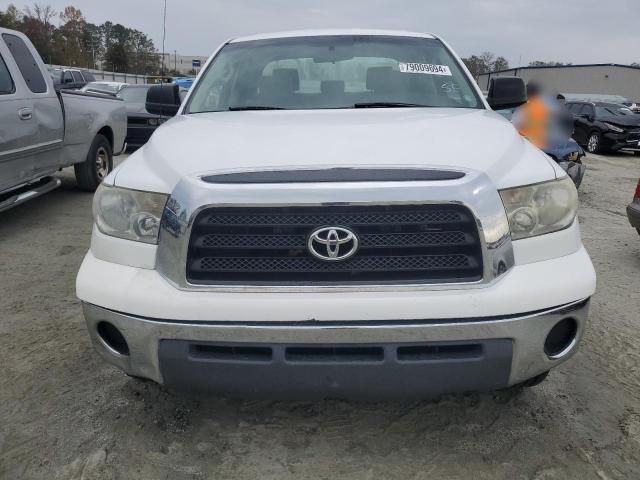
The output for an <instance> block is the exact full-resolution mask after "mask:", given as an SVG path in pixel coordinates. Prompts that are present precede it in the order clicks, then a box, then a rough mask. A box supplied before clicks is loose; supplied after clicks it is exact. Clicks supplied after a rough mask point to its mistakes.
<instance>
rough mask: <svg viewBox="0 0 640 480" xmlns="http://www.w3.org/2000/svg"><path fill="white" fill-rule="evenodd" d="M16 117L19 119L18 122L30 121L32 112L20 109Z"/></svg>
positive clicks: (28, 109)
mask: <svg viewBox="0 0 640 480" xmlns="http://www.w3.org/2000/svg"><path fill="white" fill-rule="evenodd" d="M18 116H19V117H20V120H31V117H32V116H33V112H32V111H31V109H30V108H21V109H20V110H18Z"/></svg>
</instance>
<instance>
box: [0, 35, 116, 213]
mask: <svg viewBox="0 0 640 480" xmlns="http://www.w3.org/2000/svg"><path fill="white" fill-rule="evenodd" d="M126 131H127V113H126V109H125V106H124V103H123V102H122V101H121V100H119V99H113V98H108V97H104V96H100V95H91V94H86V93H81V92H76V91H64V90H63V91H61V92H56V90H55V88H54V85H53V81H52V79H51V76H50V75H49V74H48V73H47V69H46V67H45V65H44V63H43V61H42V59H41V58H40V55H38V52H37V51H36V50H35V48H34V47H33V45H32V44H31V42H30V41H29V39H28V38H27V37H26V36H24V35H23V34H21V33H19V32H16V31H13V30H7V29H4V28H0V211H2V210H6V209H7V208H10V207H13V206H15V205H18V204H20V203H22V202H24V201H26V200H29V199H31V198H34V197H36V196H38V195H41V194H43V193H46V192H48V191H50V190H52V189H54V188H56V187H57V186H59V185H60V180H59V179H56V178H51V177H50V175H51V174H52V173H54V172H55V171H57V170H60V169H61V168H64V167H68V166H70V165H74V167H75V174H76V179H77V182H78V186H79V187H80V188H82V189H84V190H95V189H96V187H97V186H98V185H99V184H100V182H101V181H102V179H103V178H104V177H105V176H106V175H107V174H108V173H109V172H110V171H111V169H112V168H113V155H114V152H116V153H115V154H116V155H117V154H119V153H120V152H122V151H123V150H124V138H125V136H126Z"/></svg>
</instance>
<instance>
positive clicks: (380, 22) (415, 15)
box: [0, 0, 640, 66]
mask: <svg viewBox="0 0 640 480" xmlns="http://www.w3.org/2000/svg"><path fill="white" fill-rule="evenodd" d="M37 1H38V2H39V3H42V4H50V5H51V6H53V7H54V8H55V9H56V10H58V11H60V10H62V9H63V8H64V7H65V6H66V5H70V4H71V5H74V6H75V7H77V8H80V10H82V13H83V14H84V15H85V17H86V18H87V20H88V21H90V22H93V23H103V22H104V21H106V20H111V21H112V22H114V23H122V24H123V25H126V26H128V27H131V28H136V29H138V30H141V31H143V32H145V33H147V34H148V35H150V36H151V38H153V40H154V42H155V44H156V47H157V48H158V49H159V50H161V49H162V5H163V0H106V1H105V0H37ZM8 3H10V2H7V1H5V0H0V9H4V8H6V5H7V4H8ZM14 3H15V4H16V6H17V7H18V8H22V7H23V6H24V4H28V3H31V2H28V1H24V0H15V2H14ZM3 4H4V5H3ZM331 27H360V28H370V27H371V28H390V29H402V30H412V31H420V32H432V33H436V34H439V35H441V36H442V37H443V38H445V39H446V40H447V41H448V42H449V43H450V44H451V45H452V46H453V48H454V49H455V50H456V51H457V52H458V53H459V54H460V55H461V56H468V55H471V54H474V53H480V52H482V51H485V50H489V51H491V52H493V53H495V54H496V55H502V56H505V57H506V58H507V59H508V60H509V62H510V64H511V65H512V66H517V65H518V64H519V63H522V64H523V65H526V64H528V63H529V62H530V61H532V60H556V61H562V62H573V63H604V62H606V63H609V62H613V63H631V62H640V0H607V1H601V0H437V1H433V0H167V35H166V42H165V46H166V51H167V52H172V53H173V51H174V50H177V51H178V53H179V54H185V55H209V54H210V53H211V52H212V51H213V50H214V49H215V48H216V46H217V45H218V44H220V43H221V42H223V41H224V40H226V39H228V38H231V37H236V36H241V35H247V34H252V33H263V32H273V31H280V30H292V29H301V28H331Z"/></svg>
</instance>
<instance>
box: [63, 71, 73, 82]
mask: <svg viewBox="0 0 640 480" xmlns="http://www.w3.org/2000/svg"><path fill="white" fill-rule="evenodd" d="M62 83H73V75H71V72H69V71H66V72H64V75H63V77H62Z"/></svg>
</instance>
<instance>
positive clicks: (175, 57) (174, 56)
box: [173, 50, 178, 72]
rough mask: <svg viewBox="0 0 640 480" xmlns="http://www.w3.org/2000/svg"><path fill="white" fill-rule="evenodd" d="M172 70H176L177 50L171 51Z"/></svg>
mask: <svg viewBox="0 0 640 480" xmlns="http://www.w3.org/2000/svg"><path fill="white" fill-rule="evenodd" d="M173 71H174V72H177V71H178V51H177V50H174V51H173Z"/></svg>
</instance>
